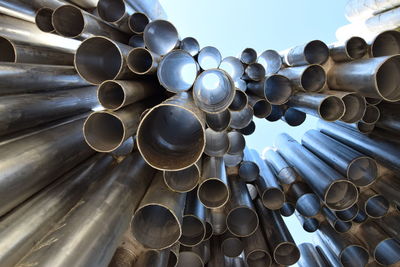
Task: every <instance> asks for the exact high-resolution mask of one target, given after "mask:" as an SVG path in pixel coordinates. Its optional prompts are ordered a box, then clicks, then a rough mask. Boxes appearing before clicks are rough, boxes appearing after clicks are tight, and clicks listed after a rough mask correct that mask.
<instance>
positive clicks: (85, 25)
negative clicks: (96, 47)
mask: <svg viewBox="0 0 400 267" xmlns="http://www.w3.org/2000/svg"><path fill="white" fill-rule="evenodd" d="M52 24H53V27H54V30H55V31H56V32H57V33H58V34H59V35H61V36H64V37H68V38H75V39H79V40H85V39H87V38H91V37H94V36H104V37H107V38H111V39H113V40H115V41H118V42H121V43H127V42H128V37H127V36H126V35H125V34H123V33H122V32H120V31H118V30H117V29H116V28H114V27H112V26H111V25H110V24H108V23H106V22H104V21H103V20H101V19H100V18H98V17H96V16H94V15H92V14H90V13H88V12H86V11H83V10H82V9H80V8H78V7H76V6H73V5H63V6H60V7H58V8H56V9H55V10H54V12H53V15H52Z"/></svg>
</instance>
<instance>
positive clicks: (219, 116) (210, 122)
mask: <svg viewBox="0 0 400 267" xmlns="http://www.w3.org/2000/svg"><path fill="white" fill-rule="evenodd" d="M206 123H207V126H208V127H209V128H211V129H213V130H214V131H217V132H222V131H225V130H226V129H227V128H228V127H229V124H230V123H231V113H230V112H229V110H227V109H226V110H224V111H221V112H219V113H206Z"/></svg>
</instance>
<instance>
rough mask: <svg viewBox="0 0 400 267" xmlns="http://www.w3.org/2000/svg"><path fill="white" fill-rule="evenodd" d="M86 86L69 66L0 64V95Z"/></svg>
mask: <svg viewBox="0 0 400 267" xmlns="http://www.w3.org/2000/svg"><path fill="white" fill-rule="evenodd" d="M87 85H89V84H88V83H87V82H86V81H84V80H83V79H82V78H81V77H79V75H78V74H77V72H76V70H75V69H74V68H73V67H70V66H48V65H36V64H20V63H1V64H0V88H1V89H0V95H11V94H24V93H36V92H44V91H55V90H60V89H72V88H77V87H82V86H87Z"/></svg>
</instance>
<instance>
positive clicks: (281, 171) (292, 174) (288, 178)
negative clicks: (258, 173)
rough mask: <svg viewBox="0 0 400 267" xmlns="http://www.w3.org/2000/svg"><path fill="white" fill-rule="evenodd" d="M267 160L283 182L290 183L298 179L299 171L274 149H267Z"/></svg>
mask: <svg viewBox="0 0 400 267" xmlns="http://www.w3.org/2000/svg"><path fill="white" fill-rule="evenodd" d="M265 160H266V161H268V163H269V164H270V165H271V166H272V168H273V169H274V170H275V172H276V174H277V178H278V180H279V182H280V183H281V184H286V185H289V184H291V183H293V182H294V181H296V180H297V173H296V171H295V170H294V169H293V167H292V166H291V165H289V164H288V163H287V162H286V161H285V159H284V158H283V157H282V156H281V155H280V154H279V153H278V151H276V150H274V149H267V151H266V154H265Z"/></svg>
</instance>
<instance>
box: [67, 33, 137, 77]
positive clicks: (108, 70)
mask: <svg viewBox="0 0 400 267" xmlns="http://www.w3.org/2000/svg"><path fill="white" fill-rule="evenodd" d="M131 49H132V48H131V47H129V46H127V45H124V44H122V43H119V42H117V41H114V40H111V39H109V38H106V37H101V36H98V37H92V38H89V39H86V40H85V41H83V42H82V43H81V45H80V46H79V48H78V50H77V51H76V54H75V68H76V70H77V71H78V73H79V75H81V77H82V78H83V79H85V80H86V81H88V82H90V83H92V84H101V83H102V82H104V81H106V80H123V79H129V78H133V77H134V74H133V73H132V72H131V71H130V69H129V68H128V64H127V57H128V53H129V51H130V50H131ZM104 51H107V53H105V52H104Z"/></svg>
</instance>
